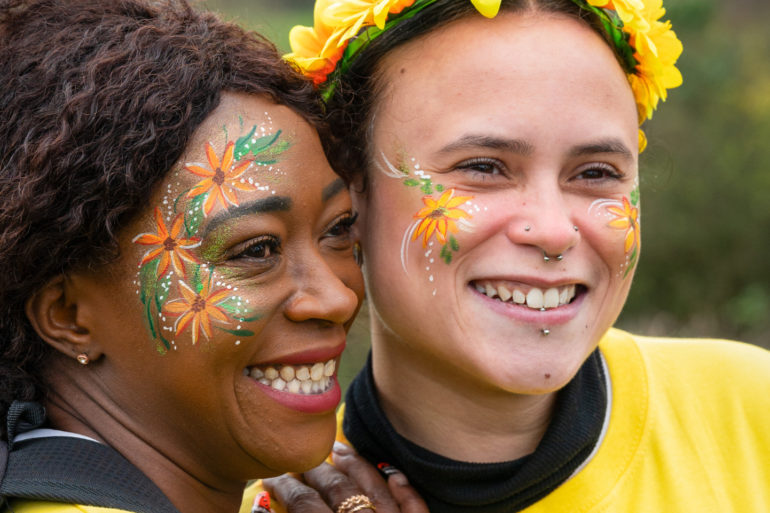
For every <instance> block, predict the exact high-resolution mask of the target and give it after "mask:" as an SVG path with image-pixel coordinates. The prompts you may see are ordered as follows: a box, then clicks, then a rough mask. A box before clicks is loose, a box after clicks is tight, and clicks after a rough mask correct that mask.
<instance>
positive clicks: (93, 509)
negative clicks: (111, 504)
mask: <svg viewBox="0 0 770 513" xmlns="http://www.w3.org/2000/svg"><path fill="white" fill-rule="evenodd" d="M10 506H11V507H10V509H9V510H8V511H13V512H14V513H130V512H129V511H127V510H123V509H114V508H100V507H97V506H83V505H80V504H65V503H62V502H45V501H29V500H12V501H11V503H10Z"/></svg>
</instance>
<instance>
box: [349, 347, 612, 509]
mask: <svg viewBox="0 0 770 513" xmlns="http://www.w3.org/2000/svg"><path fill="white" fill-rule="evenodd" d="M407 400H408V399H407ZM606 409H607V389H606V384H605V380H604V370H603V368H602V363H601V356H600V355H599V350H598V349H597V350H596V351H594V352H593V353H592V354H591V356H590V357H589V358H588V359H587V360H586V362H585V363H584V364H583V366H582V367H581V368H580V370H579V371H578V373H577V374H576V375H575V377H574V378H573V379H572V381H570V382H569V383H568V384H567V385H566V386H565V387H564V388H563V389H562V390H560V391H559V393H558V395H557V399H556V404H555V407H554V412H553V416H552V419H551V422H550V424H549V425H548V429H547V430H546V432H545V435H544V436H543V439H542V440H541V441H540V444H539V445H538V446H537V449H535V452H533V453H532V454H529V455H527V456H524V457H522V458H519V459H517V460H513V461H505V462H500V463H470V462H464V461H455V460H451V459H449V458H445V457H443V456H441V455H439V454H435V453H433V452H430V451H428V450H427V449H424V448H422V447H420V446H418V445H415V444H413V443H412V442H410V441H409V440H407V439H405V438H404V437H402V436H401V435H399V434H398V433H397V432H396V431H395V429H394V428H393V426H392V425H391V424H390V422H389V421H388V419H387V418H386V417H385V413H384V412H383V411H382V408H381V407H380V402H379V398H378V395H377V391H376V390H375V386H374V377H373V374H372V363H371V353H370V355H369V360H368V361H367V364H366V367H364V369H362V370H361V372H360V373H359V374H358V376H356V378H355V379H354V380H353V382H352V383H351V385H350V388H349V389H348V392H347V395H346V397H345V417H344V420H343V424H342V428H343V431H344V433H345V436H346V437H347V439H348V440H349V441H350V443H351V444H352V445H353V447H355V448H356V450H357V451H358V452H359V453H360V454H361V455H362V456H363V457H365V458H366V459H367V460H368V461H369V462H370V463H372V464H374V465H376V464H378V463H381V462H386V463H389V464H391V465H393V466H394V467H396V468H398V469H399V470H401V471H402V472H404V473H405V474H406V476H407V477H408V478H409V483H410V484H411V485H412V486H413V487H415V488H416V489H417V491H418V492H419V493H420V494H421V495H422V497H423V499H425V502H426V503H427V504H428V507H429V508H430V511H432V512H434V513H455V512H458V513H459V512H468V511H474V512H478V513H512V512H515V511H520V510H522V509H524V508H526V507H527V506H529V505H531V504H533V503H535V502H537V501H538V500H540V499H541V498H543V497H545V496H546V495H548V494H549V493H550V492H552V491H553V490H554V489H556V487H558V486H559V485H560V484H562V483H563V482H564V481H566V480H567V479H568V478H569V477H570V476H571V475H572V473H573V472H574V471H575V470H576V469H577V468H578V467H579V466H580V464H581V463H583V462H584V461H585V460H586V458H588V456H589V455H590V454H591V452H592V450H593V448H594V446H595V445H596V443H597V441H598V440H599V436H600V434H601V431H602V425H603V422H604V416H605V411H606Z"/></svg>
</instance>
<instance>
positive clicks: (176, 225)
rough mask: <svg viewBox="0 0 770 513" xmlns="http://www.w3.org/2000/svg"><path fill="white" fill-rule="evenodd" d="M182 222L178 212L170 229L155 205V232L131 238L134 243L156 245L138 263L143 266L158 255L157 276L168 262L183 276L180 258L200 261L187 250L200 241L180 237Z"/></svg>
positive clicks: (196, 238) (192, 261)
mask: <svg viewBox="0 0 770 513" xmlns="http://www.w3.org/2000/svg"><path fill="white" fill-rule="evenodd" d="M183 224H184V218H183V215H182V214H179V215H177V216H176V217H175V218H174V220H173V221H172V222H171V229H170V230H169V229H167V228H166V223H165V222H163V214H162V213H161V211H160V209H159V208H157V207H155V229H156V233H140V234H139V235H137V236H136V237H134V239H133V242H134V243H136V244H141V245H144V246H157V247H156V248H155V249H151V250H150V251H148V252H147V253H145V255H144V256H143V257H142V260H141V261H140V262H139V265H140V266H143V265H145V264H147V263H148V262H151V261H152V260H154V259H155V258H158V257H160V260H159V263H158V271H157V276H158V277H161V276H163V275H164V274H165V273H166V272H167V271H168V270H169V263H171V266H172V267H173V268H174V271H175V272H176V273H177V274H178V275H180V276H184V266H183V264H182V260H185V261H187V262H190V263H193V264H198V263H200V262H198V259H196V258H195V257H194V256H193V255H192V254H191V253H190V252H189V251H188V250H189V249H192V248H195V247H198V246H199V245H200V243H201V241H200V239H199V238H198V237H189V238H181V237H180V236H179V235H180V233H181V231H182V226H183Z"/></svg>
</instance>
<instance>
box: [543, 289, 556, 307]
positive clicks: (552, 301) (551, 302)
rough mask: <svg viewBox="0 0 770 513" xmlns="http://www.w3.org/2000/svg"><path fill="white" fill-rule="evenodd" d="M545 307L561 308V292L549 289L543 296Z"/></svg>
mask: <svg viewBox="0 0 770 513" xmlns="http://www.w3.org/2000/svg"><path fill="white" fill-rule="evenodd" d="M543 306H544V307H546V308H556V307H557V306H559V291H558V290H556V289H548V290H546V291H545V294H543Z"/></svg>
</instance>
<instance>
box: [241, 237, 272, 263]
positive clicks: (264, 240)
mask: <svg viewBox="0 0 770 513" xmlns="http://www.w3.org/2000/svg"><path fill="white" fill-rule="evenodd" d="M257 248H260V250H261V251H260V252H263V251H264V249H268V251H269V254H267V255H258V256H254V255H250V254H248V253H249V252H251V251H254V250H256V249H257ZM280 249H281V239H280V238H279V237H276V236H274V235H266V236H263V237H260V238H258V239H256V240H254V241H253V242H251V243H250V244H249V245H248V246H247V247H245V248H244V249H243V251H241V252H239V253H238V254H237V255H235V259H240V258H254V259H268V258H273V257H275V256H278V255H279V254H280Z"/></svg>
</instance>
